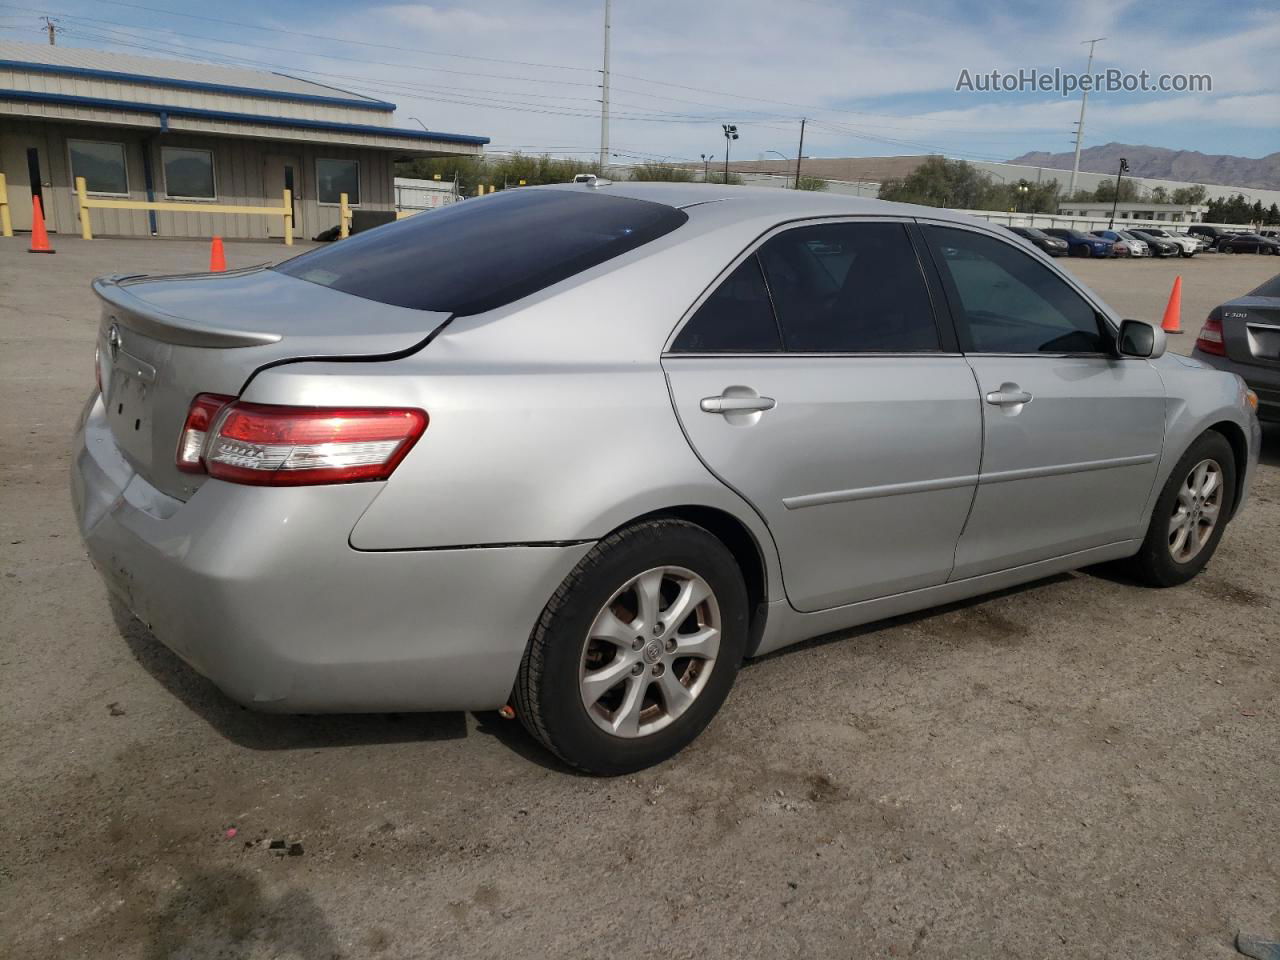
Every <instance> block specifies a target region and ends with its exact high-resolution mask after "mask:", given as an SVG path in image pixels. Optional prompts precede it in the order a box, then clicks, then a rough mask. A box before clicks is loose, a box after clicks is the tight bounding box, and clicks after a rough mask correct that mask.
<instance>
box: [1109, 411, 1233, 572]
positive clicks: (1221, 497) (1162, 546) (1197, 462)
mask: <svg viewBox="0 0 1280 960" xmlns="http://www.w3.org/2000/svg"><path fill="white" fill-rule="evenodd" d="M1206 462H1207V463H1211V464H1213V465H1214V466H1215V467H1216V468H1217V470H1218V480H1217V485H1216V487H1215V490H1216V500H1215V499H1214V494H1212V493H1211V494H1210V496H1209V498H1208V499H1207V500H1205V501H1204V502H1203V504H1202V505H1201V506H1200V508H1199V510H1198V511H1196V512H1194V513H1193V514H1192V516H1193V517H1194V518H1196V519H1197V520H1198V521H1199V520H1200V518H1201V516H1202V513H1201V512H1200V511H1204V512H1205V513H1207V510H1205V507H1207V506H1208V505H1210V504H1213V505H1214V506H1215V507H1216V519H1215V520H1214V522H1213V525H1212V527H1210V528H1209V530H1208V533H1207V536H1206V537H1205V538H1204V540H1203V542H1202V543H1201V544H1200V545H1199V546H1198V547H1197V548H1196V549H1195V552H1194V553H1192V554H1191V555H1190V556H1187V555H1185V552H1184V554H1183V555H1182V556H1181V558H1180V557H1179V555H1178V554H1177V553H1175V544H1176V543H1177V542H1178V541H1176V540H1175V534H1174V527H1173V521H1174V519H1175V516H1174V512H1175V510H1176V509H1179V507H1182V508H1183V509H1185V508H1186V500H1185V496H1186V491H1184V490H1183V487H1184V485H1186V484H1187V483H1188V481H1189V480H1190V479H1191V475H1192V474H1193V473H1194V472H1195V471H1196V470H1197V469H1199V468H1200V467H1201V466H1202V465H1203V464H1205V463H1206ZM1235 491H1236V464H1235V454H1234V453H1233V452H1232V450H1231V444H1229V443H1227V438H1226V437H1224V436H1223V435H1222V434H1220V433H1218V432H1217V431H1216V430H1209V431H1207V432H1205V433H1203V434H1201V435H1200V436H1199V437H1198V438H1196V441H1195V442H1194V443H1193V444H1191V446H1190V447H1188V448H1187V452H1186V453H1184V454H1183V455H1182V457H1181V458H1180V459H1179V460H1178V463H1177V465H1176V466H1174V468H1173V472H1172V473H1170V474H1169V479H1168V480H1167V481H1165V485H1164V488H1163V489H1162V490H1161V491H1160V496H1159V497H1158V498H1157V499H1156V505H1155V508H1154V509H1153V510H1152V512H1151V523H1150V524H1149V526H1148V527H1147V536H1146V538H1145V539H1144V540H1143V541H1142V549H1141V550H1139V551H1138V554H1137V555H1136V556H1135V557H1133V558H1132V560H1131V561H1130V563H1129V572H1130V573H1132V574H1133V575H1134V576H1135V577H1137V578H1138V579H1139V580H1141V581H1142V582H1143V583H1146V584H1148V585H1149V586H1153V587H1176V586H1178V585H1179V584H1183V583H1186V582H1187V581H1188V580H1190V579H1191V578H1192V577H1194V576H1195V575H1196V574H1197V573H1199V572H1200V571H1201V570H1202V569H1204V566H1205V564H1207V563H1208V562H1209V560H1210V559H1211V558H1212V557H1213V554H1214V551H1215V550H1217V549H1218V542H1219V541H1220V540H1221V539H1222V534H1223V531H1224V530H1226V527H1227V522H1228V520H1229V518H1230V516H1231V510H1232V508H1233V507H1234V506H1235ZM1180 495H1181V496H1182V497H1183V501H1182V502H1181V503H1180ZM1193 509H1194V508H1193ZM1201 522H1202V521H1201ZM1199 529H1200V527H1199V523H1197V524H1196V531H1197V533H1196V534H1194V536H1199V533H1198V531H1199ZM1183 545H1184V547H1183V549H1184V551H1185V550H1186V549H1187V548H1188V547H1190V546H1191V545H1193V541H1191V536H1190V535H1189V537H1188V540H1187V541H1183Z"/></svg>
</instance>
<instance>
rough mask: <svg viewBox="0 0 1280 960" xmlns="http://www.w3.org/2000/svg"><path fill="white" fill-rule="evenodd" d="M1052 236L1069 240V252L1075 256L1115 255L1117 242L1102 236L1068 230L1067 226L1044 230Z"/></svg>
mask: <svg viewBox="0 0 1280 960" xmlns="http://www.w3.org/2000/svg"><path fill="white" fill-rule="evenodd" d="M1044 232H1045V233H1047V234H1048V235H1049V236H1051V237H1057V238H1058V239H1059V240H1065V241H1066V242H1067V249H1068V252H1069V253H1070V254H1071V256H1073V257H1112V256H1115V250H1114V247H1115V244H1113V243H1112V242H1111V241H1110V240H1104V239H1102V237H1095V236H1093V234H1090V233H1082V232H1080V231H1079V230H1068V229H1067V228H1066V227H1050V228H1049V229H1048V230H1045V231H1044Z"/></svg>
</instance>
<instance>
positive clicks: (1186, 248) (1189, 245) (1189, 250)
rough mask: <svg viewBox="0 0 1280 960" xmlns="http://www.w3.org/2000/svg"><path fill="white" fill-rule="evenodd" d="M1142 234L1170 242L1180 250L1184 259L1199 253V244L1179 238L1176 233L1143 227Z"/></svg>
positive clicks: (1188, 238)
mask: <svg viewBox="0 0 1280 960" xmlns="http://www.w3.org/2000/svg"><path fill="white" fill-rule="evenodd" d="M1143 232H1144V233H1149V234H1151V235H1152V236H1153V237H1159V238H1160V239H1161V240H1172V241H1173V242H1174V243H1176V244H1177V245H1178V246H1179V247H1181V248H1182V255H1183V256H1184V257H1194V256H1195V255H1196V254H1197V253H1199V252H1200V244H1199V243H1197V242H1196V241H1195V240H1192V239H1191V238H1190V237H1183V236H1179V235H1178V234H1176V233H1170V232H1169V231H1168V230H1161V229H1160V228H1159V227H1143Z"/></svg>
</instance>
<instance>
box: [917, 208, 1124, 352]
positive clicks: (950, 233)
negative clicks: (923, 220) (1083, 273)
mask: <svg viewBox="0 0 1280 960" xmlns="http://www.w3.org/2000/svg"><path fill="white" fill-rule="evenodd" d="M925 234H926V236H928V238H929V243H930V245H931V246H932V247H933V250H934V256H935V258H936V259H937V260H938V263H939V266H940V267H941V268H942V269H943V270H944V271H945V272H946V274H947V275H948V276H949V277H950V280H951V288H952V290H953V291H954V294H955V295H956V296H957V297H958V298H959V303H958V304H956V305H955V306H956V307H957V308H958V309H957V316H956V326H957V328H958V329H957V333H958V334H959V336H960V348H961V349H962V350H964V351H965V352H966V353H1103V352H1105V351H1106V349H1107V347H1108V345H1109V344H1108V338H1107V336H1106V334H1105V332H1104V330H1105V328H1104V327H1103V323H1102V320H1101V319H1100V318H1099V316H1098V314H1097V311H1096V310H1095V309H1094V308H1093V306H1092V305H1091V304H1090V303H1089V302H1088V301H1087V300H1085V299H1084V298H1083V297H1082V296H1080V294H1078V293H1076V291H1075V290H1073V289H1072V288H1071V286H1070V284H1068V283H1067V282H1066V281H1065V280H1063V279H1062V278H1061V277H1059V276H1058V275H1057V274H1056V273H1054V272H1053V271H1052V270H1050V269H1049V268H1048V267H1047V266H1045V265H1044V264H1042V263H1040V262H1039V261H1038V260H1036V259H1035V258H1034V257H1031V256H1029V255H1027V254H1026V253H1024V252H1023V251H1021V250H1019V249H1017V248H1016V247H1014V246H1013V245H1012V244H1009V243H1004V242H1003V241H1000V240H997V239H996V238H995V237H988V236H985V235H984V234H981V233H975V232H974V231H971V230H956V229H953V228H950V227H936V226H926V227H925Z"/></svg>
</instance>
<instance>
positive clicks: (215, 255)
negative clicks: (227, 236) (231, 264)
mask: <svg viewBox="0 0 1280 960" xmlns="http://www.w3.org/2000/svg"><path fill="white" fill-rule="evenodd" d="M226 269H227V257H226V254H224V253H223V252H222V238H221V237H214V238H213V246H212V247H211V248H210V250H209V272H210V273H222V271H224V270H226Z"/></svg>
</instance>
